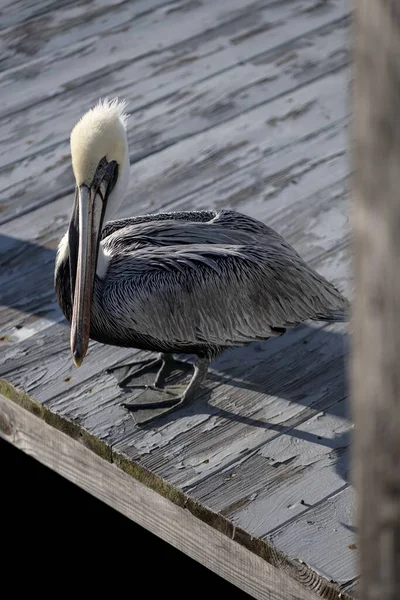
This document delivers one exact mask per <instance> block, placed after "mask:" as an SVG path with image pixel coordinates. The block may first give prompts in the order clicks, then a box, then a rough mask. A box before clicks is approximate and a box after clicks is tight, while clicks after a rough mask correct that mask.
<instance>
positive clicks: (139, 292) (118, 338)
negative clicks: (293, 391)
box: [56, 210, 349, 358]
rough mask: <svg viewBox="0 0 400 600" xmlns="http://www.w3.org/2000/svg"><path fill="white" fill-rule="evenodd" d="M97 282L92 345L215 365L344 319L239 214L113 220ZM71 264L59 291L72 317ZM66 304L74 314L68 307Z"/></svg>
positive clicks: (341, 310) (267, 235) (265, 232)
mask: <svg viewBox="0 0 400 600" xmlns="http://www.w3.org/2000/svg"><path fill="white" fill-rule="evenodd" d="M101 244H102V246H103V249H104V251H105V253H106V254H107V255H108V256H109V257H110V259H109V264H108V269H107V272H106V275H105V277H104V279H99V278H98V277H96V281H95V288H94V296H93V306H92V324H91V337H92V338H93V339H97V340H98V341H101V342H104V343H108V344H114V345H118V346H128V347H135V348H143V349H147V350H154V351H161V352H187V353H194V354H197V355H198V356H204V357H208V358H212V357H214V356H216V355H218V354H219V353H220V352H221V351H222V350H223V349H225V348H227V347H229V346H237V345H242V344H247V343H249V342H252V341H254V340H260V339H267V338H270V337H275V336H277V335H281V334H282V333H284V331H285V330H286V328H288V327H295V326H296V325H298V324H300V323H302V322H303V321H306V320H308V319H312V320H322V321H343V320H346V319H347V316H348V311H349V303H348V301H347V300H346V299H345V298H344V297H343V296H342V295H341V294H340V293H339V292H338V291H337V290H336V289H335V287H334V286H333V285H332V284H330V283H329V282H328V281H326V279H324V278H323V277H322V276H321V275H319V274H318V273H316V272H315V271H314V270H313V269H311V268H310V267H308V265H307V264H306V263H305V262H304V261H303V260H302V258H301V257H300V256H299V255H298V253H297V252H296V251H295V250H294V249H293V248H292V247H291V246H290V245H289V244H288V243H287V242H286V241H285V240H284V239H283V238H282V237H281V236H280V235H279V234H278V233H277V232H275V231H274V230H273V229H271V228H269V227H267V226H266V225H264V224H263V223H261V222H259V221H257V220H255V219H252V218H251V217H248V216H245V215H242V214H240V213H237V212H234V211H225V210H224V211H198V212H186V213H185V212H181V213H179V212H178V213H163V214H158V215H157V214H155V215H145V216H142V217H134V218H130V219H122V220H118V221H112V222H110V223H108V224H106V226H105V227H104V229H103V233H102V242H101ZM68 273H69V267H68V258H67V259H66V261H64V263H63V264H61V265H60V266H59V273H58V275H57V273H56V290H57V295H58V298H59V302H60V305H61V307H62V308H63V311H64V314H65V315H66V316H67V318H69V319H70V314H71V306H70V303H71V301H70V297H71V296H70V289H69V283H68V281H66V280H67V279H68ZM68 303H69V306H68Z"/></svg>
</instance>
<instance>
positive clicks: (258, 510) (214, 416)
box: [0, 0, 358, 600]
mask: <svg viewBox="0 0 400 600" xmlns="http://www.w3.org/2000/svg"><path fill="white" fill-rule="evenodd" d="M349 11H350V7H349V3H348V2H347V0H229V2H223V1H222V0H175V1H171V0H135V1H134V2H132V1H127V0H125V1H122V0H111V1H110V0H92V1H90V0H85V1H72V0H61V1H59V2H55V1H54V0H37V2H35V3H32V2H28V1H27V0H18V1H14V2H11V1H8V3H2V8H1V11H0V16H1V19H0V27H1V29H0V44H1V49H2V51H1V62H0V68H1V72H0V93H1V98H2V102H1V103H0V160H1V163H0V164H1V168H0V305H1V306H0V360H1V363H0V377H1V380H0V436H1V437H3V438H4V439H6V440H8V441H10V442H11V443H13V444H15V445H16V446H17V447H19V448H21V449H22V450H24V451H25V452H27V453H29V454H31V455H33V456H35V457H36V458H38V459H39V460H40V461H42V462H43V463H45V464H47V465H48V466H50V467H51V468H52V469H54V470H55V471H57V472H58V473H60V474H62V475H64V476H65V477H67V478H68V479H70V480H71V481H74V482H75V483H77V484H78V485H80V486H81V487H83V488H84V489H86V490H88V491H89V492H91V493H92V494H93V495H94V496H96V497H99V498H101V499H102V500H104V501H105V502H107V503H108V504H110V505H111V506H113V507H114V508H116V509H117V510H119V511H121V512H122V513H124V514H125V515H127V516H128V517H130V518H132V519H133V520H135V521H136V522H138V523H140V524H141V525H143V526H145V527H147V528H148V529H149V530H151V531H153V532H154V533H156V534H157V535H159V536H160V537H162V538H163V539H165V540H167V541H169V542H170V543H172V544H173V545H174V546H176V547H178V548H180V549H181V550H183V551H184V552H186V553H187V554H189V555H190V556H192V557H193V558H195V559H196V560H198V561H199V562H201V563H202V564H205V565H206V566H208V567H209V568H211V569H212V570H214V571H215V572H217V573H219V574H220V575H222V576H223V577H225V578H226V579H228V580H229V581H231V582H233V583H235V584H236V585H237V586H239V587H240V588H242V589H244V590H245V591H247V592H248V593H249V594H251V595H252V596H254V597H255V598H260V599H261V598H262V599H264V598H268V599H269V598H271V599H273V600H312V599H314V600H316V599H317V598H325V599H327V600H339V599H351V598H356V593H355V589H356V587H357V581H358V573H357V544H356V541H355V522H354V513H355V505H354V498H353V490H352V487H351V486H350V481H349V443H350V436H351V432H352V423H351V422H350V420H349V418H348V412H349V406H348V390H347V367H346V362H347V354H348V339H347V333H346V331H347V326H345V325H343V326H341V325H322V324H321V325H318V324H313V325H305V326H302V327H299V328H297V329H296V330H293V331H291V332H288V333H287V334H285V335H284V336H283V337H282V338H279V339H276V340H272V341H268V342H265V343H254V344H252V345H250V346H248V347H246V348H239V349H235V350H231V351H229V352H227V353H226V354H224V355H223V356H222V357H221V358H220V359H219V360H217V361H215V362H214V363H213V364H212V368H211V370H210V376H209V379H208V381H207V384H206V385H205V387H204V393H203V394H202V395H201V396H200V397H199V399H198V400H197V402H196V403H194V404H193V405H192V406H190V407H188V408H187V409H182V410H179V411H177V412H176V413H174V414H172V415H170V416H168V417H161V418H160V419H159V420H157V421H155V422H154V423H152V424H151V426H150V425H149V426H146V427H142V428H140V427H138V426H137V425H136V423H135V421H134V419H133V418H132V415H131V414H129V413H128V412H127V411H126V410H125V409H124V408H123V407H122V406H121V402H124V401H126V400H127V397H126V394H123V393H122V392H121V390H120V389H119V388H118V386H117V385H116V381H115V379H114V378H113V377H112V376H111V375H108V374H107V373H106V369H107V368H108V367H110V366H113V365H116V364H118V363H119V362H121V361H123V360H126V359H128V358H130V357H133V356H134V355H135V354H136V355H137V356H138V357H139V356H144V355H145V353H140V352H136V353H135V351H130V350H127V349H120V348H114V347H107V346H102V345H100V344H97V343H93V342H91V344H90V349H89V354H88V357H87V359H86V360H85V362H84V364H83V366H82V367H81V368H80V369H77V368H75V367H74V366H73V364H72V360H71V355H70V349H69V333H70V329H69V325H68V323H67V322H66V321H65V320H64V318H63V317H62V315H61V312H60V310H59V308H58V306H57V304H56V301H55V296H54V290H53V271H54V261H55V254H56V248H57V244H58V242H59V240H60V238H61V237H62V235H63V234H64V232H65V230H66V228H67V225H68V221H69V217H70V212H71V206H72V198H73V190H74V180H73V174H72V168H71V161H70V154H69V133H70V130H71V128H72V127H73V125H74V124H75V122H76V121H77V119H78V118H79V117H80V116H81V115H82V114H83V112H85V110H87V109H88V108H90V107H91V106H93V104H94V103H96V102H97V100H98V99H99V98H100V97H105V96H108V97H114V96H117V95H118V96H119V97H120V98H125V99H126V100H127V101H128V112H129V113H130V114H131V116H130V119H129V144H130V158H131V182H130V193H129V194H128V197H127V199H126V201H125V203H124V205H123V207H122V209H121V211H120V213H119V216H127V215H135V214H143V213H148V212H157V211H159V210H163V211H165V210H190V209H202V208H234V209H236V210H239V211H241V212H244V213H246V214H249V215H252V216H254V217H256V218H259V219H260V220H262V221H264V222H265V223H267V224H268V225H270V226H272V227H274V228H275V229H277V231H279V232H280V233H281V234H282V235H283V236H284V237H285V238H286V239H287V240H288V241H289V242H290V243H291V244H292V245H293V246H294V247H295V248H296V249H297V250H298V251H299V252H300V254H301V255H302V256H303V257H304V258H305V259H306V260H307V261H308V262H309V263H310V264H311V265H312V266H313V267H314V268H316V269H317V270H318V271H319V272H321V273H322V274H323V275H325V276H326V277H327V278H328V279H329V280H331V281H332V282H334V283H335V284H336V285H337V287H338V288H339V289H340V290H341V291H342V292H344V293H345V294H347V295H348V296H350V297H351V294H352V282H351V279H350V276H351V274H350V268H349V265H350V249H349V239H350V238H349V232H350V223H349V217H348V213H349V206H348V196H349V177H348V176H349V157H348V145H349V139H348V123H349V112H350V105H349V82H350V77H349V74H350V70H349V46H350V41H351V37H350V15H349ZM136 393H138V392H137V391H136Z"/></svg>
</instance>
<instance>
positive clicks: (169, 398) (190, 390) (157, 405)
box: [122, 358, 209, 425]
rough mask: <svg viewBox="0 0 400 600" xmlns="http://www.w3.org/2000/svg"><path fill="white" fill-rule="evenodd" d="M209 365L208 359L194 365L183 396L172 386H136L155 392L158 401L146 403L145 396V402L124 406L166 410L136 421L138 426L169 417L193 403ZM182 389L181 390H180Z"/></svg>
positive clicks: (132, 409)
mask: <svg viewBox="0 0 400 600" xmlns="http://www.w3.org/2000/svg"><path fill="white" fill-rule="evenodd" d="M208 363H209V361H208V360H207V359H204V358H202V359H199V360H198V362H197V364H196V365H193V369H194V372H193V376H192V378H191V380H190V381H189V384H188V385H187V387H186V388H185V389H184V390H183V392H182V394H180V395H177V394H176V391H177V388H173V387H172V386H171V387H170V388H169V389H160V388H159V387H157V386H154V385H153V386H146V385H134V386H132V387H134V388H136V389H137V388H140V389H144V390H146V392H150V393H151V392H155V394H153V395H156V396H158V398H159V399H158V400H157V399H156V398H155V399H154V400H153V401H146V394H145V395H144V400H143V401H142V402H140V401H137V402H129V403H124V404H123V405H122V406H124V408H126V409H128V410H130V411H142V410H147V409H151V410H157V409H165V410H163V411H162V412H161V413H159V412H157V414H155V415H150V416H149V417H147V418H144V419H140V422H139V421H138V420H137V419H136V422H137V424H138V425H145V424H147V423H150V422H151V421H154V420H155V419H157V418H158V417H160V416H164V415H167V414H169V413H171V412H173V411H174V410H176V409H177V408H180V407H182V406H184V405H187V404H188V403H189V402H191V401H192V400H193V399H194V398H195V396H196V393H197V391H198V388H199V387H200V385H201V383H202V382H203V381H204V379H205V377H206V375H207V371H208ZM180 389H181V388H180ZM160 395H161V396H164V398H161V399H160Z"/></svg>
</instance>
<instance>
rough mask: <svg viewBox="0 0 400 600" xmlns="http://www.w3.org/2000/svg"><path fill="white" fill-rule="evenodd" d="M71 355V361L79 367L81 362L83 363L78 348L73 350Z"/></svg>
mask: <svg viewBox="0 0 400 600" xmlns="http://www.w3.org/2000/svg"><path fill="white" fill-rule="evenodd" d="M72 357H73V361H74V364H75V366H76V367H80V366H81V364H82V363H83V356H82V354H81V353H80V352H79V351H78V350H75V352H73V354H72Z"/></svg>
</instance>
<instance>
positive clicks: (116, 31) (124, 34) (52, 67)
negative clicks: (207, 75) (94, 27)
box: [0, 0, 314, 114]
mask: <svg viewBox="0 0 400 600" xmlns="http://www.w3.org/2000/svg"><path fill="white" fill-rule="evenodd" d="M305 1H308V2H310V1H314V0H305ZM271 3H272V5H273V4H274V0H255V1H254V0H243V1H242V2H241V1H240V0H232V2H231V3H230V5H229V9H228V10H226V9H225V10H223V9H221V5H220V4H219V3H215V2H211V1H210V0H203V2H190V1H189V2H188V3H187V4H186V2H182V3H179V4H175V8H176V10H174V3H172V6H171V8H172V10H169V9H168V5H167V6H166V7H165V10H162V8H161V9H160V10H158V11H151V12H150V13H149V14H144V15H142V16H141V17H140V18H138V19H131V20H130V21H128V22H127V23H126V24H124V25H122V26H118V27H115V28H113V29H111V30H109V31H108V32H106V35H103V36H102V38H101V43H99V40H98V38H97V36H92V37H89V38H86V39H84V40H82V41H81V42H77V43H76V44H73V45H68V46H66V47H64V48H60V49H59V50H57V51H55V52H54V53H51V54H47V55H45V56H44V57H41V58H38V59H36V60H33V61H31V62H29V63H27V64H24V65H21V67H16V68H14V69H9V70H7V71H6V72H5V73H4V74H3V75H2V76H0V89H2V90H4V91H5V90H7V92H8V94H11V96H12V98H13V101H12V102H11V101H10V100H8V101H7V100H6V103H5V105H3V106H2V113H1V114H7V112H15V111H16V110H21V109H24V108H26V107H27V106H30V105H31V104H32V103H33V102H38V101H42V100H43V99H44V98H45V97H44V95H43V91H40V90H37V85H36V82H35V75H37V74H38V73H39V72H40V79H41V81H42V82H43V84H44V86H45V89H46V90H49V89H50V90H52V92H51V94H52V95H54V94H58V93H60V92H62V91H64V89H65V88H66V87H68V86H69V87H70V86H71V83H72V82H75V85H79V81H80V80H81V79H82V76H83V77H84V78H85V77H87V76H88V70H89V68H90V74H91V77H92V78H98V77H102V78H103V77H105V76H110V77H111V78H112V76H113V75H112V74H113V72H114V71H115V70H116V69H118V68H120V67H123V66H125V65H127V64H129V63H131V62H133V61H136V60H137V59H138V58H139V57H142V56H143V55H146V54H149V53H150V54H153V55H154V56H155V57H156V56H157V54H158V52H159V51H160V50H161V49H163V48H171V51H172V52H173V50H174V47H175V46H177V45H178V48H177V49H179V47H182V45H186V46H187V45H189V47H190V48H192V49H193V48H196V45H197V44H196V41H197V42H200V41H201V40H202V38H203V37H206V41H208V42H211V48H212V47H214V48H215V45H216V43H221V41H222V40H223V39H224V38H226V37H227V36H231V37H234V35H235V34H236V35H248V34H249V32H251V31H252V29H254V27H255V25H256V24H257V23H258V25H261V23H262V22H263V21H264V20H265V15H263V7H268V4H271ZM185 4H186V10H185ZM265 10H266V9H265ZM228 39H230V38H229V37H228V38H227V40H228ZM225 43H226V42H225ZM211 48H210V49H211ZM83 57H85V61H84V63H82V58H83ZM66 66H68V74H67V72H66V70H65V67H66ZM21 83H23V84H24V85H23V87H22V86H21ZM24 90H25V91H24ZM35 90H37V91H35ZM27 93H28V94H29V97H28V96H27ZM47 93H48V92H47ZM24 95H25V98H24Z"/></svg>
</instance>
